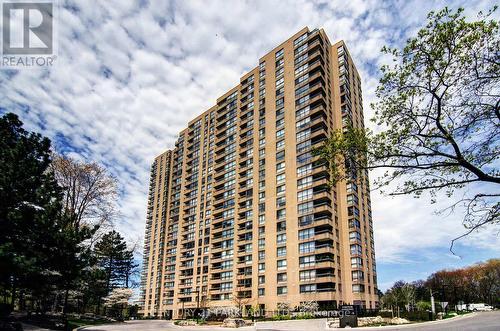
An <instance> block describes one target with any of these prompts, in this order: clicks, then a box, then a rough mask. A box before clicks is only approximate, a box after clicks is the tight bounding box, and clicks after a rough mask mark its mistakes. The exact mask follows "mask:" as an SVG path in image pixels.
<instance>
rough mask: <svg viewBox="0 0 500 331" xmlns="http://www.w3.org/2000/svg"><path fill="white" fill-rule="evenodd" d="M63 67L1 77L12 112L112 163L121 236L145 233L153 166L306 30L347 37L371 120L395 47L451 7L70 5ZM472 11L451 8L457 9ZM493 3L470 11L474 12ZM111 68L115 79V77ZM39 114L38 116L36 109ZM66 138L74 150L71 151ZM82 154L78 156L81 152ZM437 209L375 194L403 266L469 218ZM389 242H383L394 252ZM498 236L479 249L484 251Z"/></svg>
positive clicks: (384, 233) (474, 4)
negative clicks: (262, 61)
mask: <svg viewBox="0 0 500 331" xmlns="http://www.w3.org/2000/svg"><path fill="white" fill-rule="evenodd" d="M61 2H62V3H63V4H64V6H65V8H63V9H62V10H61V11H60V16H59V19H60V21H59V25H60V26H59V31H60V34H59V57H58V60H57V62H58V64H57V66H56V67H54V68H53V69H52V70H50V72H47V71H36V70H26V71H19V72H17V73H16V75H14V76H12V77H11V76H7V74H6V73H5V72H1V73H0V84H1V86H2V90H1V91H2V92H1V93H2V98H1V99H0V107H3V108H5V109H7V110H9V111H15V112H17V113H20V114H21V118H22V119H23V120H24V121H25V122H26V125H27V126H28V128H30V129H32V130H36V131H42V132H43V134H45V135H47V136H49V137H51V138H52V139H54V140H55V141H56V145H57V146H58V148H60V149H63V148H65V149H66V150H67V148H68V146H67V145H68V144H69V145H70V147H71V148H70V150H69V151H68V153H72V154H73V155H75V154H80V155H83V156H84V157H86V158H88V159H89V160H96V161H98V162H101V163H103V164H105V165H106V166H107V167H108V169H109V170H110V171H111V172H112V173H114V174H115V175H116V176H117V178H118V179H119V181H120V185H121V188H122V190H123V195H122V197H121V200H120V208H121V213H122V215H123V217H122V218H121V219H120V220H119V226H118V229H119V230H120V231H122V233H124V234H125V235H127V236H128V237H129V238H138V237H141V236H142V235H143V228H144V219H145V209H146V192H147V183H148V174H149V166H150V163H151V161H152V160H153V158H154V156H156V155H158V154H159V153H161V152H162V151H163V150H165V149H166V148H170V147H172V146H173V143H174V141H175V137H176V135H177V133H178V132H179V131H180V130H181V129H183V128H184V127H185V126H186V124H187V122H188V121H189V120H190V119H192V118H193V117H194V116H196V115H198V114H199V113H201V112H203V111H204V110H206V109H208V108H209V107H210V106H212V105H213V104H214V103H215V100H216V98H217V97H218V96H219V95H221V94H222V93H224V92H225V91H226V90H228V89H229V88H231V87H233V86H235V85H237V84H238V82H239V78H240V76H241V75H242V74H243V73H244V72H245V71H246V70H249V69H251V68H253V67H255V66H257V64H258V59H259V58H260V57H261V56H262V55H264V54H265V53H266V52H267V51H269V50H270V49H272V48H273V47H274V46H276V45H277V44H279V43H280V42H282V41H284V40H286V39H287V38H289V37H290V36H291V35H292V34H293V33H295V32H296V31H298V30H300V29H301V28H302V27H304V26H306V25H307V26H309V27H310V28H315V27H324V28H325V30H326V32H327V33H328V35H329V37H330V39H331V41H332V42H335V41H337V40H338V39H344V40H345V41H346V42H347V44H348V46H349V48H350V52H351V53H352V55H353V57H354V60H355V62H356V64H357V66H358V69H359V71H360V73H361V76H362V78H363V84H364V85H363V90H364V100H365V105H364V108H365V110H366V112H367V115H366V116H365V117H366V118H369V117H370V113H371V111H370V108H369V103H370V102H371V101H373V100H374V89H375V86H376V84H377V79H378V77H377V76H376V74H374V69H375V68H377V67H379V66H380V65H381V64H382V63H384V62H386V61H387V60H388V59H387V58H386V57H383V56H382V55H381V54H380V52H379V51H380V48H381V47H382V46H383V45H384V44H392V45H398V44H401V43H403V42H404V41H405V40H406V38H407V37H408V36H407V35H406V33H407V32H413V31H415V29H416V28H417V27H418V26H419V25H420V24H422V23H423V22H424V21H425V16H426V14H427V11H428V10H430V9H432V8H440V7H441V6H444V3H443V2H442V1H426V2H422V1H417V0H415V1H394V2H385V1H384V2H382V1H380V2H379V1H374V0H370V1H363V0H356V1H349V2H345V1H311V2H308V1H305V0H300V1H267V0H266V1H264V0H261V1H251V2H243V1H241V2H240V1H231V2H229V1H208V2H207V1H205V2H198V1H160V0H155V1H149V2H148V1H139V0H137V1H121V0H116V1H112V2H110V1H107V2H88V1H83V0H80V1H76V0H74V1H70V0H68V1H61ZM459 4H464V1H448V2H447V5H448V6H450V7H456V6H457V5H459ZM488 5H491V3H489V2H488V1H467V7H468V10H470V12H471V13H474V12H477V11H478V10H480V9H483V10H484V9H486V8H487V7H488ZM105 70H108V72H107V76H108V77H105V75H104V71H105ZM25 105H26V106H29V107H30V110H29V111H28V112H26V111H24V110H23V109H25V107H24V106H25ZM61 136H63V137H64V139H65V141H64V142H59V138H58V137H61ZM71 149H73V151H71ZM427 202H428V201H424V200H423V199H422V200H414V199H412V198H408V197H399V198H395V199H390V198H387V197H383V196H380V195H379V194H374V197H373V209H374V223H375V237H376V242H377V252H378V257H379V260H381V261H401V260H404V259H405V256H407V253H408V252H410V251H411V250H412V249H421V248H428V247H432V246H434V245H440V244H441V245H442V244H443V243H444V244H445V245H446V244H447V242H448V241H449V240H450V238H451V237H452V236H453V235H454V234H455V232H453V231H450V228H452V227H453V226H455V227H456V226H457V224H458V223H459V220H458V219H457V217H455V218H452V217H450V218H448V219H441V218H440V217H439V216H436V215H433V214H432V210H430V209H429V208H427V207H423V206H426V205H427ZM382 243H383V244H382ZM492 243H498V238H497V237H492V238H488V239H486V240H485V241H481V242H480V243H478V242H473V241H470V242H467V244H470V245H475V246H476V247H480V246H481V245H486V246H488V247H490V246H489V245H491V244H492Z"/></svg>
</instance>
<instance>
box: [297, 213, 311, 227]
mask: <svg viewBox="0 0 500 331" xmlns="http://www.w3.org/2000/svg"><path fill="white" fill-rule="evenodd" d="M313 221H314V215H305V216H300V217H299V226H306V225H309V224H312V222H313Z"/></svg>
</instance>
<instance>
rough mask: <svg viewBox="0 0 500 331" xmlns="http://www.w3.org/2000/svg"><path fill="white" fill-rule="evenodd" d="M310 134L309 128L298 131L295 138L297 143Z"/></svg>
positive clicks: (307, 137)
mask: <svg viewBox="0 0 500 331" xmlns="http://www.w3.org/2000/svg"><path fill="white" fill-rule="evenodd" d="M310 136H311V129H306V130H304V131H300V132H298V133H297V134H296V138H297V143H300V142H302V141H304V140H307V139H309V137H310Z"/></svg>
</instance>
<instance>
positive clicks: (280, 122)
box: [276, 118, 285, 128]
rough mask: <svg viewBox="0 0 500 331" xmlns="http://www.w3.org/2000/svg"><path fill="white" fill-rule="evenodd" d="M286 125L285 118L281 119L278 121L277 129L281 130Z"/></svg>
mask: <svg viewBox="0 0 500 331" xmlns="http://www.w3.org/2000/svg"><path fill="white" fill-rule="evenodd" d="M283 125H285V118H280V119H279V120H277V121H276V127H277V128H279V127H280V126H283Z"/></svg>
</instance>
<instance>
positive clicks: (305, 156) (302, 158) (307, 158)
mask: <svg viewBox="0 0 500 331" xmlns="http://www.w3.org/2000/svg"><path fill="white" fill-rule="evenodd" d="M311 160H312V154H311V152H306V153H304V154H301V155H298V156H297V163H298V164H304V163H307V162H310V161H311Z"/></svg>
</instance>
